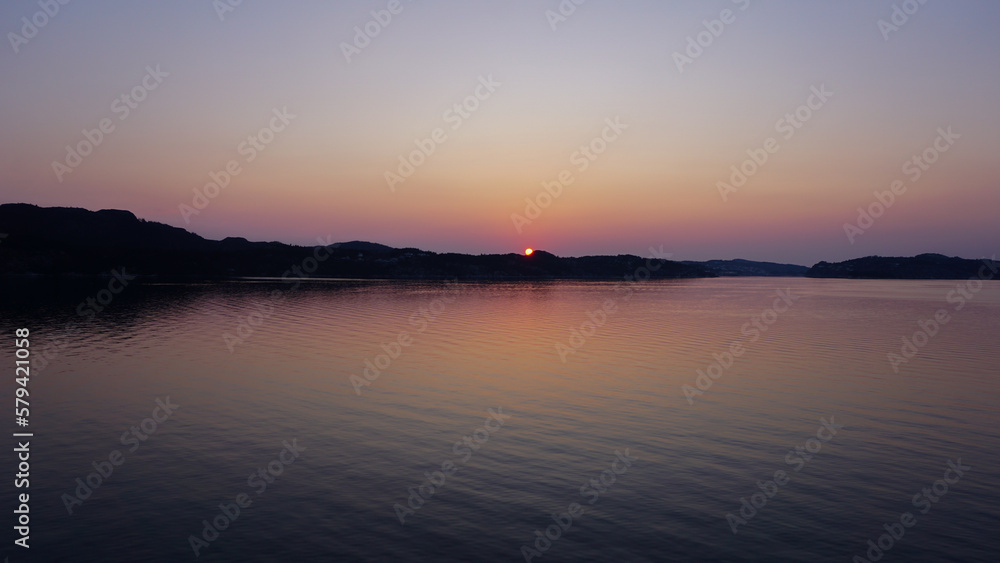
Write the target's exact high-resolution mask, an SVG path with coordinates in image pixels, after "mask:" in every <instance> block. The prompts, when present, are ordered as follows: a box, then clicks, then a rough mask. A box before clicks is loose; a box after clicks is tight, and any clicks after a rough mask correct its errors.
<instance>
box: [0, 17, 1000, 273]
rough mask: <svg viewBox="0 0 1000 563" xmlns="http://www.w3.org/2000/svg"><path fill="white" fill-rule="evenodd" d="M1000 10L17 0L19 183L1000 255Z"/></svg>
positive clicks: (563, 247)
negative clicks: (999, 247) (999, 152)
mask: <svg viewBox="0 0 1000 563" xmlns="http://www.w3.org/2000/svg"><path fill="white" fill-rule="evenodd" d="M63 1H66V0H63ZM577 2H579V4H577ZM232 4H236V5H235V6H233V5H232ZM46 9H47V10H48V13H46V11H45V10H46ZM997 29H1000V3H998V2H995V1H992V0H977V1H973V0H949V1H947V2H946V1H943V0H927V1H926V2H924V3H923V4H921V3H920V2H918V1H917V0H906V1H900V0H894V1H889V0H886V1H882V0H858V1H852V0H839V1H836V2H833V1H827V2H799V1H792V0H773V1H768V2H763V1H759V0H711V1H698V2H694V1H687V2H682V1H678V2H662V1H616V2H611V1H607V0H585V1H582V0H562V1H559V0H542V1H538V0H535V1H525V0H503V1H478V2H470V1H467V0H466V1H458V0H455V1H430V0H424V1H421V0H392V1H390V0H373V1H368V0H364V1H353V2H341V1H337V2H332V1H326V2H320V1H288V2H280V3H279V2H277V1H271V2H268V1H263V0H257V1H254V0H244V1H243V2H237V1H236V0H218V1H214V2H213V1H212V0H202V1H197V2H167V1H159V2H151V1H117V2H113V1H99V0H95V1H87V2H83V1H76V2H68V3H67V4H66V5H62V4H60V3H59V1H57V0H41V1H39V0H34V1H25V0H10V1H5V2H3V3H2V4H0V31H2V32H3V34H4V38H5V42H4V44H3V45H2V46H0V71H2V76H3V86H2V88H0V119H2V123H3V129H2V134H0V202H5V203H9V202H28V203H34V204H37V205H42V206H71V207H84V208H87V209H94V210H96V209H107V208H114V209H128V210H130V211H132V212H134V213H135V214H136V215H137V216H139V217H141V218H143V219H147V220H151V221H160V222H163V223H167V224H170V225H174V226H178V227H182V228H185V229H188V230H190V231H192V232H195V233H197V234H199V235H202V236H204V237H207V238H212V239H221V238H224V237H227V236H242V237H245V238H248V239H250V240H278V241H282V242H287V243H293V244H316V241H317V240H318V239H319V240H327V239H328V238H331V237H332V239H333V240H339V241H347V240H369V241H374V242H380V243H383V244H387V245H390V246H395V247H417V248H423V249H427V250H432V251H435V252H464V253H472V254H479V253H506V252H520V251H521V250H523V249H524V248H526V247H532V248H535V249H544V250H547V251H549V252H552V253H555V254H558V255H562V256H581V255H593V254H619V253H630V254H638V255H646V256H649V255H650V250H649V249H650V247H653V248H656V249H662V252H670V253H672V255H673V257H674V259H679V260H708V259H729V258H746V259H752V260H768V261H776V262H788V263H797V264H803V265H811V264H813V263H815V262H818V261H820V260H827V261H838V260H846V259H850V258H856V257H861V256H869V255H876V254H877V255H890V256H900V255H914V254H919V253H923V252H937V253H942V254H946V255H957V256H963V257H966V258H978V257H982V256H991V255H993V254H995V253H996V252H997V242H998V241H1000V222H998V221H997V220H996V211H997V209H1000V159H998V158H996V156H995V154H996V150H997V149H998V148H1000V111H998V109H997V101H998V100H1000V34H998V33H997V32H996V30H997ZM102 127H103V128H104V129H105V131H102ZM914 158H917V160H916V161H914V160H913V159H914ZM227 168H228V171H227ZM741 169H742V171H741ZM560 182H561V183H560ZM545 186H548V191H546V187H545ZM893 187H895V189H896V193H893ZM199 194H200V195H199ZM876 194H878V195H876ZM859 208H860V210H863V213H864V214H863V215H862V213H861V212H859Z"/></svg>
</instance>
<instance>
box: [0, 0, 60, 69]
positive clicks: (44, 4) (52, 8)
mask: <svg viewBox="0 0 1000 563" xmlns="http://www.w3.org/2000/svg"><path fill="white" fill-rule="evenodd" d="M69 2H70V0H38V7H39V8H41V9H40V10H38V11H37V12H35V13H34V14H31V16H30V17H28V16H25V17H23V18H21V29H20V31H21V33H15V32H13V31H9V32H7V40H8V41H10V47H11V49H13V50H14V54H15V55H16V54H18V53H20V52H21V47H22V46H24V45H27V44H28V41H30V40H32V39H34V38H35V36H37V35H38V32H39V31H41V30H42V28H44V27H45V26H47V25H49V22H50V21H52V20H54V19H55V18H56V16H58V15H59V11H60V9H61V8H60V6H65V5H66V4H69Z"/></svg>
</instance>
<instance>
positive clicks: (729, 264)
mask: <svg viewBox="0 0 1000 563" xmlns="http://www.w3.org/2000/svg"><path fill="white" fill-rule="evenodd" d="M684 263H685V264H693V265H699V266H704V267H705V268H707V269H708V270H709V271H711V272H715V273H716V274H717V275H720V276H782V277H797V276H804V275H806V272H807V271H808V270H809V268H807V267H806V266H798V265H795V264H777V263H774V262H754V261H751V260H743V259H736V260H709V261H707V262H684Z"/></svg>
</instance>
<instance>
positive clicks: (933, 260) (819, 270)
mask: <svg viewBox="0 0 1000 563" xmlns="http://www.w3.org/2000/svg"><path fill="white" fill-rule="evenodd" d="M998 264H1000V262H994V261H992V260H966V259H965V258H957V257H950V258H949V257H948V256H943V255H941V254H920V255H918V256H913V257H911V258H901V257H883V256H867V257H865V258H855V259H854V260H847V261H845V262H835V263H830V262H820V263H818V264H816V265H815V266H813V267H812V268H809V271H808V272H806V277H810V278H855V279H912V280H923V279H927V280H953V279H967V278H972V277H977V276H978V275H979V273H980V269H981V268H983V267H984V266H986V267H987V270H986V273H987V274H991V275H992V272H991V271H990V270H989V267H990V266H992V267H993V268H996V267H997V265H998Z"/></svg>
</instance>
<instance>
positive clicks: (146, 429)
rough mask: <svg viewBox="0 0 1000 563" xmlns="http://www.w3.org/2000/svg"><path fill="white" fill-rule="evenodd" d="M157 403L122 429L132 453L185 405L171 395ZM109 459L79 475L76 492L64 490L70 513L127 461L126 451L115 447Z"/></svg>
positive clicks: (125, 442) (123, 440)
mask: <svg viewBox="0 0 1000 563" xmlns="http://www.w3.org/2000/svg"><path fill="white" fill-rule="evenodd" d="M155 402H156V406H155V407H153V412H152V413H151V414H150V416H149V418H144V419H143V420H142V422H140V423H139V424H138V425H136V426H130V427H129V428H128V429H126V430H125V432H122V436H121V443H122V445H123V446H129V450H128V451H129V453H134V452H135V451H136V450H138V449H139V447H140V446H141V444H142V442H145V441H146V440H148V439H149V438H150V436H152V435H153V434H154V433H155V432H156V431H157V429H158V428H159V427H160V425H161V424H163V423H164V422H166V421H167V419H169V418H170V415H172V414H174V411H175V410H177V409H179V408H180V407H181V406H180V405H178V404H175V403H172V402H170V397H169V396H168V397H167V398H166V399H160V398H157V399H156V401H155ZM158 413H159V414H158ZM107 458H108V459H107V461H104V460H101V461H100V462H97V461H95V462H92V463H91V465H92V466H93V467H94V472H93V473H90V474H89V475H87V476H86V477H84V478H82V479H81V478H79V477H77V479H76V485H77V486H76V489H75V490H74V491H73V494H72V495H70V494H67V493H63V495H62V496H61V497H60V500H62V502H63V506H65V507H66V512H67V513H69V514H70V515H71V516H72V515H73V508H74V507H77V506H80V505H82V504H83V501H85V500H87V499H89V498H90V497H91V496H92V495H93V494H94V493H95V492H97V489H98V488H100V486H101V485H102V484H103V483H104V482H106V481H107V480H108V478H109V477H111V475H112V473H114V471H115V468H116V467H120V466H121V465H122V464H123V463H125V454H123V453H122V452H121V450H111V452H110V453H108V455H107Z"/></svg>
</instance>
